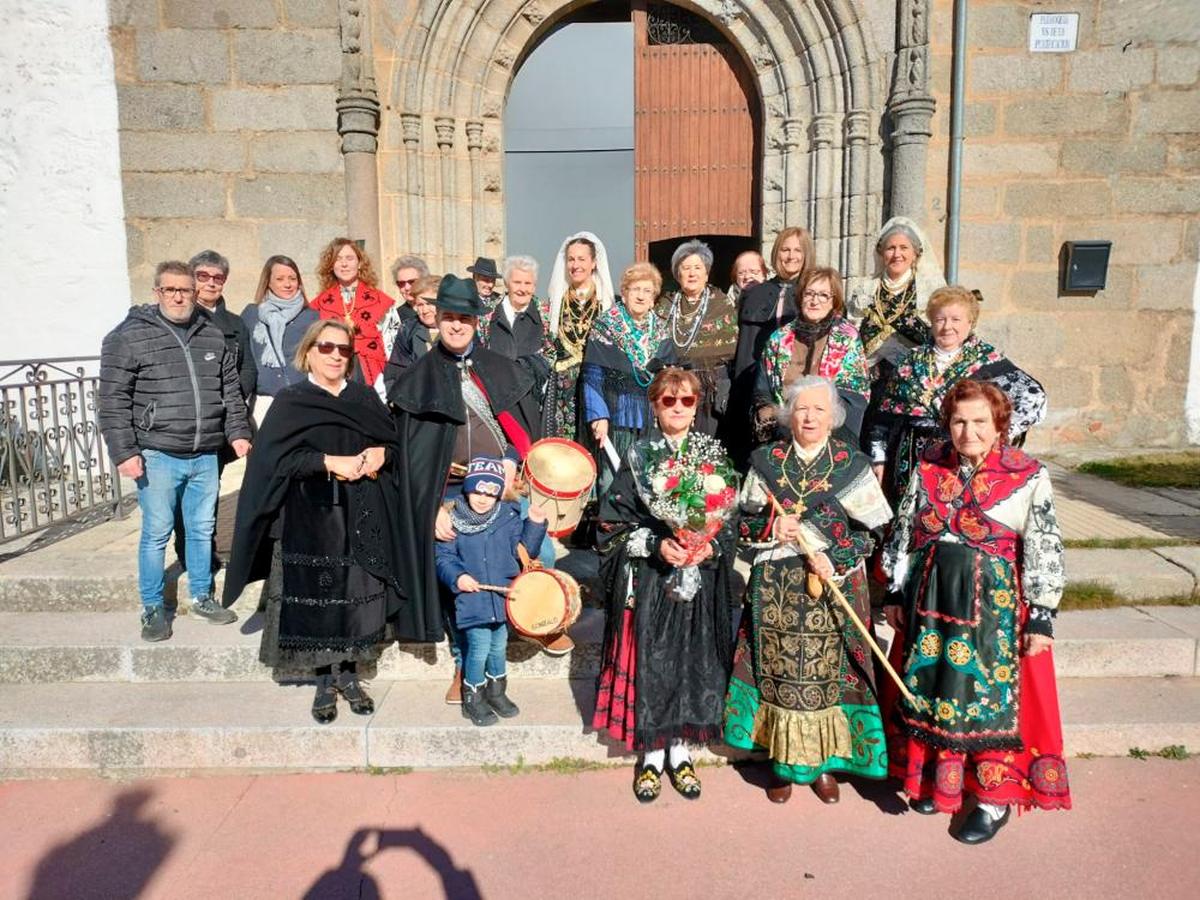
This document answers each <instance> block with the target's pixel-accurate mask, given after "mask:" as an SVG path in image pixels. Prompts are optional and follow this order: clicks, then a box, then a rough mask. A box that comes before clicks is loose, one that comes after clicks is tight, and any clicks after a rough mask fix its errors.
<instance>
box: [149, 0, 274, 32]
mask: <svg viewBox="0 0 1200 900" xmlns="http://www.w3.org/2000/svg"><path fill="white" fill-rule="evenodd" d="M162 7H163V14H164V19H165V21H166V24H167V26H168V27H173V28H271V27H273V26H275V25H277V24H279V16H278V15H277V14H276V12H275V3H274V0H204V2H197V0H162Z"/></svg>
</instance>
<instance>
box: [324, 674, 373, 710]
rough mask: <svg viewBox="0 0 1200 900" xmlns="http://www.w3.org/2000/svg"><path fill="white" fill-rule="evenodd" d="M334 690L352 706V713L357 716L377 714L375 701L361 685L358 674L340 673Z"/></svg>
mask: <svg viewBox="0 0 1200 900" xmlns="http://www.w3.org/2000/svg"><path fill="white" fill-rule="evenodd" d="M333 689H334V690H335V691H337V692H338V693H339V694H341V695H342V697H344V698H345V700H346V702H347V703H349V704H350V712H352V713H354V714H355V715H356V716H369V715H371V713H373V712H375V701H374V700H372V699H371V696H370V695H369V694H368V693H367V692H366V691H365V690H363V686H362V685H361V684H359V681H358V673H357V672H338V676H337V681H335V682H334V684H333Z"/></svg>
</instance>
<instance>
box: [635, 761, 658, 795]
mask: <svg viewBox="0 0 1200 900" xmlns="http://www.w3.org/2000/svg"><path fill="white" fill-rule="evenodd" d="M660 793H662V775H661V774H660V773H659V771H658V769H656V768H654V766H638V767H637V768H635V769H634V770H633V796H635V797H637V800H638V803H653V802H654V801H655V800H657V799H658V795H659V794H660Z"/></svg>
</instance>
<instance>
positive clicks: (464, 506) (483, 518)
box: [450, 494, 500, 534]
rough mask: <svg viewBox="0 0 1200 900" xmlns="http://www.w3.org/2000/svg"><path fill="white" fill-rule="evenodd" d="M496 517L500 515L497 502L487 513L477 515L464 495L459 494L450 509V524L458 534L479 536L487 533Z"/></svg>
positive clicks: (498, 502)
mask: <svg viewBox="0 0 1200 900" xmlns="http://www.w3.org/2000/svg"><path fill="white" fill-rule="evenodd" d="M498 515H500V501H499V500H497V501H496V503H495V505H493V506H492V508H491V510H489V511H488V512H485V513H477V512H475V510H473V509H471V501H470V500H468V499H467V497H466V495H465V494H461V495H459V497H458V498H457V499H455V501H454V505H453V506H452V507H450V524H451V525H453V526H454V530H455V531H457V532H458V533H459V534H479V532H481V531H487V529H488V528H490V527H491V524H492V523H493V522H495V521H496V517H497V516H498Z"/></svg>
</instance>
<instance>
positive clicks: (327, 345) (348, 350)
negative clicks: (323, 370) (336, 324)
mask: <svg viewBox="0 0 1200 900" xmlns="http://www.w3.org/2000/svg"><path fill="white" fill-rule="evenodd" d="M316 347H317V352H318V353H320V354H321V355H322V356H328V355H329V354H330V353H332V352H333V351H334V350H336V351H337V354H338V356H340V357H341V358H342V359H349V358H350V356H351V354H353V353H354V348H353V347H351V346H350V345H349V344H335V343H334V342H333V341H320V342H318V343H317V345H316Z"/></svg>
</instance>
